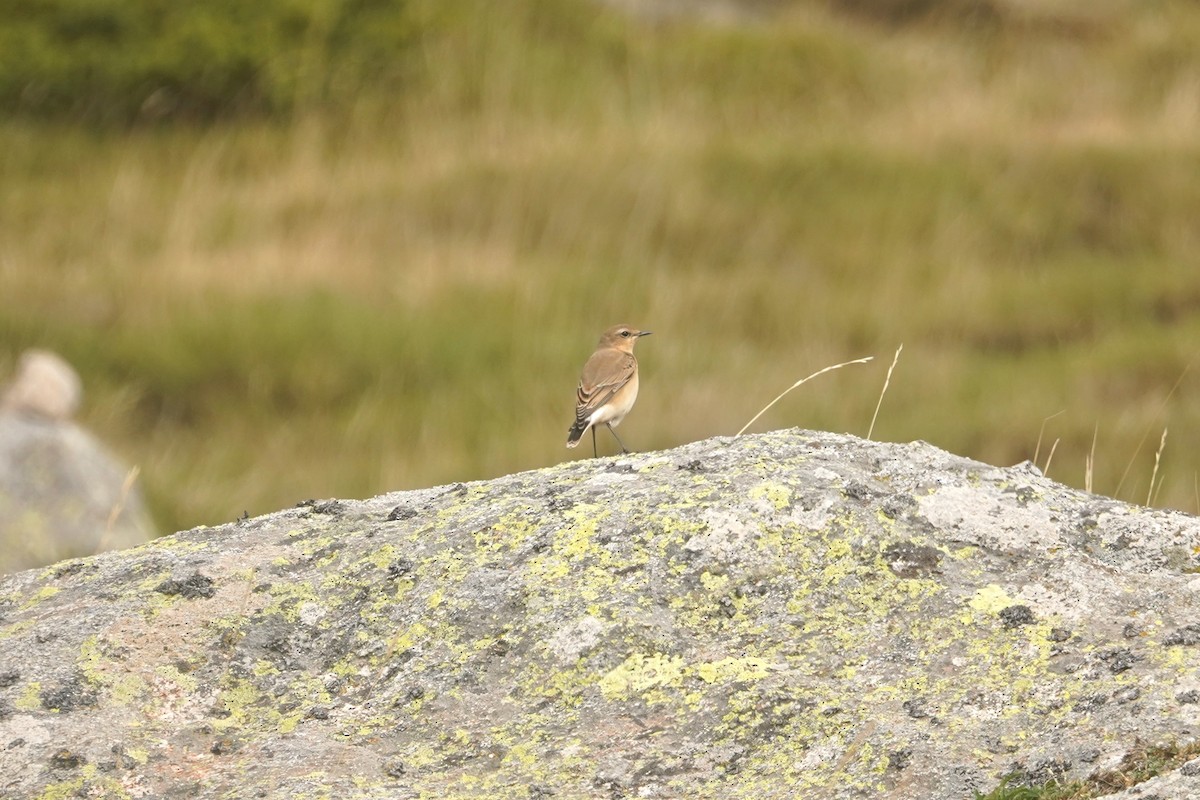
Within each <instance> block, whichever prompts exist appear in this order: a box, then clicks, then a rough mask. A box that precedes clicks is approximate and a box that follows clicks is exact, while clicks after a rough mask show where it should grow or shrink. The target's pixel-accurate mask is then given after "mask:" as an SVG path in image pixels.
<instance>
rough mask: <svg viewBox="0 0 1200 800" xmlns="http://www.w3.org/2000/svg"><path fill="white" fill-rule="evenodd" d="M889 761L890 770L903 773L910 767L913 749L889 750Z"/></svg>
mask: <svg viewBox="0 0 1200 800" xmlns="http://www.w3.org/2000/svg"><path fill="white" fill-rule="evenodd" d="M887 760H888V769H890V770H894V771H896V772H901V771H903V770H904V768H905V767H907V766H908V762H909V761H911V760H912V749H911V748H908V747H902V748H899V749H897V750H889V751H888V754H887Z"/></svg>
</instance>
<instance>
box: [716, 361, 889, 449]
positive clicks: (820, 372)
mask: <svg viewBox="0 0 1200 800" xmlns="http://www.w3.org/2000/svg"><path fill="white" fill-rule="evenodd" d="M874 358H875V356H867V357H866V358H856V359H854V360H853V361H843V362H842V363H841V364H834V365H833V366H829V367H825V368H824V369H819V370H817V371H816V372H814V373H813V374H812V375H809V376H808V377H807V378H801V379H800V380H798V381H796V382H795V383H793V384H792V385H791V386H789V387H788V388H786V389H784V390H783V391H782V392H780V393H779V396H778V397H776V398H775V399H774V400H772V401H771V402H769V403H767V404H766V405H765V406H763V409H762V411H759V412H758V413H757V414H755V415H754V417H753V418H752V419H751V420H750V421H749V422H747V423H746V424H745V425H743V426H742V429H741V430H740V431H738V432H737V433H735V434H734V435H733V438H735V439H736V438H737V437H739V436H741V435H742V434H743V433H745V432H746V429H747V428H749V427H750V426H751V425H753V424H754V423H755V422H757V421H758V418H759V417H761V416H762V415H763V414H765V413H767V411H768V410H770V408H771V406H773V405H775V404H776V403H778V402H779V401H780V400H782V399H783V398H784V397H785V396H786V395H787V393H788V392H790V391H792V389H795V388H796V387H798V386H800V385H802V384H804V383H806V382H808V381H810V380H812V379H813V378H815V377H817V376H818V375H824V374H825V373H826V372H832V371H833V370H835V369H841V368H842V367H848V366H850V365H851V364H865V363H867V362H868V361H871V360H873V359H874Z"/></svg>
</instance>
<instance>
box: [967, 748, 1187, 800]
mask: <svg viewBox="0 0 1200 800" xmlns="http://www.w3.org/2000/svg"><path fill="white" fill-rule="evenodd" d="M1197 754H1200V745H1197V744H1195V743H1193V744H1189V745H1183V746H1180V745H1177V744H1169V745H1160V746H1146V745H1139V746H1137V747H1135V748H1134V749H1133V750H1131V751H1130V752H1129V753H1128V754H1127V755H1126V756H1125V758H1124V759H1123V760H1122V761H1121V765H1120V766H1119V767H1118V768H1117V769H1115V770H1112V771H1109V772H1104V773H1097V774H1095V775H1092V776H1091V777H1089V778H1087V779H1086V780H1079V781H1071V782H1070V783H1061V782H1059V781H1051V782H1049V783H1046V784H1044V785H1041V786H1029V785H1025V784H1023V783H1022V782H1021V781H1020V777H1021V776H1020V775H1016V774H1013V775H1008V776H1006V777H1005V778H1004V779H1003V780H1001V781H1000V784H999V785H998V786H997V787H996V788H995V789H993V790H992V791H990V792H988V793H987V794H980V793H979V792H976V793H975V800H1091V798H1095V797H1107V796H1108V795H1111V794H1113V793H1115V792H1119V791H1122V790H1123V789H1127V788H1129V787H1130V786H1137V785H1138V784H1140V783H1144V782H1145V781H1148V780H1150V779H1151V778H1154V777H1156V776H1158V775H1161V774H1163V773H1164V772H1167V771H1169V770H1173V769H1178V768H1179V767H1181V766H1183V765H1184V764H1185V763H1187V762H1188V761H1191V760H1192V759H1193V758H1195V757H1196V755H1197Z"/></svg>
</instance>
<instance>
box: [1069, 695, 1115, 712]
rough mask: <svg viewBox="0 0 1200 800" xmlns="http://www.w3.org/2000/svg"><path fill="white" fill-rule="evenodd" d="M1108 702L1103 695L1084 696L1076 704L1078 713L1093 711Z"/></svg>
mask: <svg viewBox="0 0 1200 800" xmlns="http://www.w3.org/2000/svg"><path fill="white" fill-rule="evenodd" d="M1107 702H1108V698H1107V697H1105V696H1104V695H1102V694H1089V695H1084V696H1083V697H1081V698H1079V700H1077V701H1076V702H1075V710H1076V711H1093V710H1095V709H1097V708H1099V707H1100V706H1102V705H1104V704H1105V703H1107Z"/></svg>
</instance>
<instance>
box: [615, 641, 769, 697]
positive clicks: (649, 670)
mask: <svg viewBox="0 0 1200 800" xmlns="http://www.w3.org/2000/svg"><path fill="white" fill-rule="evenodd" d="M767 669H768V666H767V664H766V663H765V662H764V661H763V660H762V659H759V658H753V657H741V658H722V659H719V660H716V661H702V662H698V663H696V664H688V663H687V662H686V661H685V660H684V659H683V658H682V657H681V656H669V655H663V654H660V653H653V654H650V655H646V654H644V653H633V654H632V655H630V656H629V657H628V658H626V659H625V660H624V661H623V662H621V663H620V664H619V665H617V666H616V667H614V668H612V669H611V670H609V671H608V673H607V674H605V675H604V677H602V678H601V679H600V683H599V686H600V693H601V694H602V695H603V696H604V698H605V699H606V700H620V699H628V698H630V697H633V696H635V695H641V696H642V698H643V699H644V700H646V701H647V702H649V703H651V704H652V705H653V704H657V703H660V702H666V701H668V700H669V695H667V694H666V693H664V692H662V691H660V690H662V689H665V688H679V687H681V686H682V685H683V684H684V682H685V680H688V679H695V680H698V681H701V682H703V683H705V684H711V683H717V682H726V681H752V680H759V679H761V678H765V677H766V675H767Z"/></svg>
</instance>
